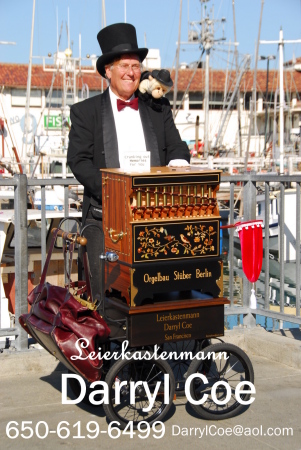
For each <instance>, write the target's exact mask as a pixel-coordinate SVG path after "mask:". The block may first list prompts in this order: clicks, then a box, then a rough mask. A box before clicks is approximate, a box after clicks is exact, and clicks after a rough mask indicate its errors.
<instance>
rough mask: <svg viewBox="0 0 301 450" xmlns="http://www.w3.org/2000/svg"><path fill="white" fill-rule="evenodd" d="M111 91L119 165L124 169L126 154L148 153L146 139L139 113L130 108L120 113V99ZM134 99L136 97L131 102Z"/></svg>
mask: <svg viewBox="0 0 301 450" xmlns="http://www.w3.org/2000/svg"><path fill="white" fill-rule="evenodd" d="M109 91H110V99H111V103H112V109H113V114H114V120H115V125H116V133H117V141H118V152H119V163H120V168H121V169H122V168H123V165H124V159H123V158H124V154H125V153H126V152H146V145H145V138H144V132H143V128H142V123H141V118H140V114H139V111H136V110H135V109H133V108H129V107H126V108H123V109H122V110H121V111H118V109H117V99H118V97H117V95H115V94H114V92H112V90H111V89H109ZM133 98H134V95H133V96H132V97H131V98H130V99H129V100H132V99H133ZM129 136H130V138H129Z"/></svg>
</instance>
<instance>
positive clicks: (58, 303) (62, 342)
mask: <svg viewBox="0 0 301 450" xmlns="http://www.w3.org/2000/svg"><path fill="white" fill-rule="evenodd" d="M60 231H61V230H59V229H57V230H55V231H54V233H53V238H52V241H51V244H50V248H49V251H48V255H47V259H46V262H45V265H44V268H43V272H42V275H41V281H40V283H39V285H38V286H36V287H35V289H33V291H32V292H31V293H30V294H29V296H28V303H29V304H30V305H31V309H30V312H29V313H28V314H22V315H21V316H20V317H19V322H20V324H21V325H22V327H23V328H24V329H25V330H26V331H27V332H28V333H29V334H30V335H31V336H32V337H33V338H35V339H36V340H37V342H39V343H40V344H41V345H42V346H43V347H44V348H45V349H46V350H47V351H48V352H49V353H51V354H52V355H54V356H55V357H56V358H57V359H58V360H59V361H61V362H62V363H63V364H64V365H65V366H66V367H67V368H68V369H69V370H71V371H72V372H75V373H77V374H79V375H81V376H83V377H84V378H86V379H87V380H88V381H90V382H92V381H97V380H99V379H100V378H101V373H102V370H101V368H102V365H103V361H102V359H98V358H97V352H98V350H99V345H101V343H102V342H104V341H105V340H106V339H107V338H108V336H109V334H110V329H109V327H108V326H107V324H106V322H105V321H104V320H103V318H102V317H101V316H100V315H99V314H98V312H97V311H96V310H95V307H96V305H95V303H93V300H92V296H91V287H90V282H89V270H88V260H87V254H86V251H84V268H85V273H86V281H85V282H82V281H79V282H74V283H73V282H71V280H70V278H69V284H68V286H67V287H60V286H52V285H51V284H49V283H47V282H46V274H47V269H48V265H49V261H50V258H51V253H52V251H53V247H54V243H55V240H56V237H57V235H58V233H59V232H60ZM63 234H64V233H62V232H61V235H63ZM63 237H64V236H63ZM73 249H74V241H73V242H71V243H70V249H69V251H70V253H71V255H72V253H73ZM69 257H70V255H69ZM71 259H72V258H71ZM69 267H70V269H71V265H69ZM70 273H71V270H69V274H70ZM69 277H70V275H69ZM70 287H73V288H75V287H76V288H77V295H76V296H73V295H72V294H71V293H70V291H69V289H70ZM83 292H86V294H87V300H84V299H82V298H80V297H79V294H82V293H83Z"/></svg>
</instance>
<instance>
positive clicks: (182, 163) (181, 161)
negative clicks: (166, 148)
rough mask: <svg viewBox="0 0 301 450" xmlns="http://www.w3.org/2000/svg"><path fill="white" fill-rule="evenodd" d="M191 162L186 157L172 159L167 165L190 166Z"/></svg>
mask: <svg viewBox="0 0 301 450" xmlns="http://www.w3.org/2000/svg"><path fill="white" fill-rule="evenodd" d="M188 166H190V164H189V163H188V162H187V161H186V160H185V159H172V160H171V161H169V163H168V165H167V167H188Z"/></svg>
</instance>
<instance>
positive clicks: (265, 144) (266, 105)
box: [259, 55, 276, 152]
mask: <svg viewBox="0 0 301 450" xmlns="http://www.w3.org/2000/svg"><path fill="white" fill-rule="evenodd" d="M271 59H276V56H275V55H269V56H259V61H265V60H267V82H266V91H265V99H266V100H265V116H264V151H265V152H266V146H267V123H268V84H269V63H270V60H271Z"/></svg>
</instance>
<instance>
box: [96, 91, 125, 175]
mask: <svg viewBox="0 0 301 450" xmlns="http://www.w3.org/2000/svg"><path fill="white" fill-rule="evenodd" d="M101 121H102V130H103V146H104V153H105V161H106V167H108V168H118V167H120V165H119V155H118V141H117V133H116V127H115V120H114V115H113V110H112V105H111V100H110V94H109V89H107V90H106V91H105V92H104V93H103V95H102V96H101Z"/></svg>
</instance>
